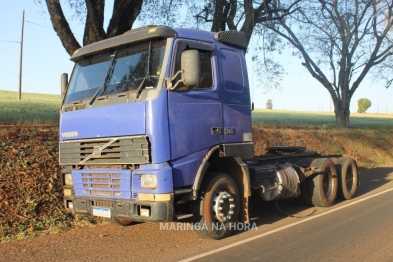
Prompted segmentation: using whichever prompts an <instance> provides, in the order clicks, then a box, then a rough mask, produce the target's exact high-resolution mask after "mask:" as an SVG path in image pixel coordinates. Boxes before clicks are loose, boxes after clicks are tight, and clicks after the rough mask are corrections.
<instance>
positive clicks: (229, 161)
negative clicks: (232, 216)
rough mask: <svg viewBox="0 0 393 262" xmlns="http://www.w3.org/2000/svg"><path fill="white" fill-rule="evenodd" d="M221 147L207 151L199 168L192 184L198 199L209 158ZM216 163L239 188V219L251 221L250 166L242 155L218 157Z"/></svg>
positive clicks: (195, 197) (195, 196)
mask: <svg viewBox="0 0 393 262" xmlns="http://www.w3.org/2000/svg"><path fill="white" fill-rule="evenodd" d="M217 149H219V146H215V147H213V148H211V149H210V150H209V152H207V153H206V155H205V157H204V158H203V159H202V162H201V164H200V166H199V168H198V171H197V174H196V177H195V180H194V184H193V186H192V197H193V199H197V197H198V192H199V189H200V187H201V184H202V182H203V178H204V176H205V174H206V171H207V169H208V168H209V166H210V163H209V159H210V158H211V157H212V154H213V153H214V152H215V151H216V150H217ZM216 164H218V165H219V168H220V170H222V171H223V172H225V173H226V174H228V175H229V176H231V177H232V178H233V179H234V180H235V182H236V184H237V186H238V189H239V194H240V214H239V221H240V222H243V223H249V212H248V205H249V204H248V198H249V197H250V196H251V185H250V174H249V170H248V166H247V164H246V163H244V162H243V161H242V160H241V158H240V157H237V156H235V157H220V158H218V159H217V161H216Z"/></svg>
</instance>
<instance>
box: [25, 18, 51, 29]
mask: <svg viewBox="0 0 393 262" xmlns="http://www.w3.org/2000/svg"><path fill="white" fill-rule="evenodd" d="M25 22H26V23H30V24H33V25H38V26H42V27H46V28H50V29H52V27H50V26H46V25H41V24H37V23H34V22H30V21H27V20H25Z"/></svg>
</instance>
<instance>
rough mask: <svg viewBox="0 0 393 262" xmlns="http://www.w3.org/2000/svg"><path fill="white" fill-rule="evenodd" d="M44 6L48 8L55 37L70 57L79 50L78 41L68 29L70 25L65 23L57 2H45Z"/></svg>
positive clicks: (54, 0)
mask: <svg viewBox="0 0 393 262" xmlns="http://www.w3.org/2000/svg"><path fill="white" fill-rule="evenodd" d="M45 1H46V6H47V7H48V12H49V15H50V19H51V21H52V25H53V29H55V31H56V33H57V35H58V36H59V38H60V41H61V43H62V44H63V46H64V48H65V50H66V51H67V53H68V54H69V55H72V54H73V53H74V51H75V50H77V49H78V48H80V47H81V46H80V45H79V43H78V41H77V40H76V38H75V36H74V34H73V33H72V31H71V29H70V25H69V24H68V22H67V19H66V18H65V16H64V14H63V10H62V9H61V5H60V1H59V0H45Z"/></svg>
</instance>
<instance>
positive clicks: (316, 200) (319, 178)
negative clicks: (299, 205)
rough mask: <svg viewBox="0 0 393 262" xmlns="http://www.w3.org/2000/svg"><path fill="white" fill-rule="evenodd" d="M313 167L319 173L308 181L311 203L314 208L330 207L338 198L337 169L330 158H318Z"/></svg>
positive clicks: (313, 162)
mask: <svg viewBox="0 0 393 262" xmlns="http://www.w3.org/2000/svg"><path fill="white" fill-rule="evenodd" d="M311 166H313V167H315V168H317V169H318V172H317V173H315V174H314V175H312V176H311V177H309V178H308V179H307V180H308V181H307V187H308V192H309V193H310V197H311V202H312V204H313V205H314V206H319V207H329V206H331V205H333V204H334V201H335V199H336V196H337V188H338V179H337V172H336V167H335V166H334V163H333V161H332V160H331V159H329V158H317V159H315V160H314V161H312V163H311Z"/></svg>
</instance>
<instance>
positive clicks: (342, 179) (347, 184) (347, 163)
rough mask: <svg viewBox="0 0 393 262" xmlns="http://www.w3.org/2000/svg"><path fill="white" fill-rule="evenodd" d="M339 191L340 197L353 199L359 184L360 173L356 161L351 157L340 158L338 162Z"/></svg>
mask: <svg viewBox="0 0 393 262" xmlns="http://www.w3.org/2000/svg"><path fill="white" fill-rule="evenodd" d="M336 171H337V175H338V192H337V196H338V198H340V199H344V200H349V199H352V197H353V195H354V194H355V192H356V189H357V188H358V184H359V173H358V168H357V166H356V163H355V161H354V160H353V159H352V158H349V157H342V158H339V159H338V161H337V163H336Z"/></svg>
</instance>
